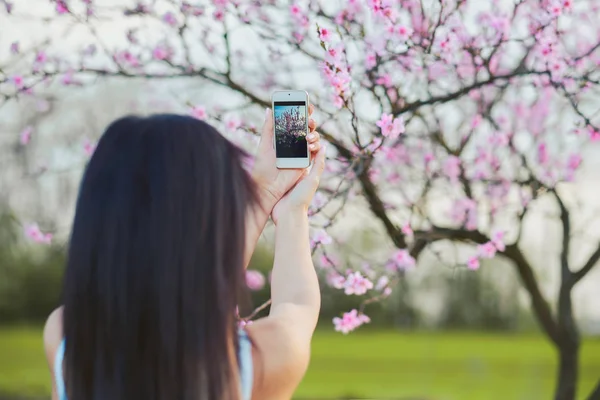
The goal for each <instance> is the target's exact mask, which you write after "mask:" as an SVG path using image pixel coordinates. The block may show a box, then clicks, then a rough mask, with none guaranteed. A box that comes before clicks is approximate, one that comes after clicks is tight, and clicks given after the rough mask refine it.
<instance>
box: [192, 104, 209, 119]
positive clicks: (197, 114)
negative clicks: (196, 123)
mask: <svg viewBox="0 0 600 400" xmlns="http://www.w3.org/2000/svg"><path fill="white" fill-rule="evenodd" d="M191 114H192V117H194V118H198V119H206V117H207V114H206V108H204V106H195V107H192V112H191Z"/></svg>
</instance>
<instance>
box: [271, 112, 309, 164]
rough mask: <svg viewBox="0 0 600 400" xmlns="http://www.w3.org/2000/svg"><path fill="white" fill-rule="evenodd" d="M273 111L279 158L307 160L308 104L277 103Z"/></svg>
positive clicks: (276, 147)
mask: <svg viewBox="0 0 600 400" xmlns="http://www.w3.org/2000/svg"><path fill="white" fill-rule="evenodd" d="M273 111H274V114H275V121H274V123H275V153H276V156H277V158H307V157H308V149H307V146H306V102H304V101H277V102H275V103H274V104H273Z"/></svg>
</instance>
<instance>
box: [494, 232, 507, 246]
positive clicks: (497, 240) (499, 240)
mask: <svg viewBox="0 0 600 400" xmlns="http://www.w3.org/2000/svg"><path fill="white" fill-rule="evenodd" d="M492 244H493V245H494V247H495V248H496V250H498V251H504V250H505V249H506V245H505V244H504V232H503V231H495V232H494V233H492Z"/></svg>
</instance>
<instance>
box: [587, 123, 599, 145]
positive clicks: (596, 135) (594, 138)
mask: <svg viewBox="0 0 600 400" xmlns="http://www.w3.org/2000/svg"><path fill="white" fill-rule="evenodd" d="M589 131H590V139H591V140H592V142H597V141H600V129H596V128H594V127H593V126H590V128H589Z"/></svg>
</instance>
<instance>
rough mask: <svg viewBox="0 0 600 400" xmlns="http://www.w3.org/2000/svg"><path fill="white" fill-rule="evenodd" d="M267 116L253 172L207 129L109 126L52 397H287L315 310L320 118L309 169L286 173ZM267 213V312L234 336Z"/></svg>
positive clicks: (144, 121) (69, 272)
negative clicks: (312, 209) (313, 234)
mask: <svg viewBox="0 0 600 400" xmlns="http://www.w3.org/2000/svg"><path fill="white" fill-rule="evenodd" d="M266 114H267V116H266V122H265V125H264V127H263V132H262V138H261V142H260V144H259V154H258V156H257V158H256V162H255V164H254V167H253V172H252V176H251V175H250V174H249V173H247V172H246V170H245V169H244V161H246V160H244V158H245V156H246V154H245V153H244V152H243V151H242V150H240V149H239V148H238V147H236V146H235V145H233V144H231V143H230V142H228V141H227V140H226V139H225V138H223V137H222V136H221V135H220V134H219V133H218V132H217V131H216V130H215V129H214V128H212V127H211V126H210V125H208V124H206V123H204V122H202V121H199V120H195V119H192V118H189V117H184V116H176V115H155V116H151V117H147V118H138V117H126V118H123V119H120V120H117V121H115V122H114V123H113V124H111V125H110V126H109V127H108V129H107V130H106V132H105V133H104V135H103V136H102V138H101V139H100V141H99V143H98V146H97V148H96V151H95V153H94V155H93V156H92V159H91V160H90V162H89V165H88V166H87V169H86V171H85V175H84V177H83V180H82V183H81V188H80V192H79V198H78V201H77V208H76V213H75V219H74V222H73V231H72V235H71V240H70V246H69V253H68V262H67V268H66V272H65V279H64V298H63V301H64V304H63V306H62V307H61V308H59V309H57V310H55V311H54V312H53V313H52V314H51V315H50V317H49V318H48V321H47V323H46V326H45V329H44V343H45V349H46V356H47V358H48V362H49V365H50V370H51V373H52V377H53V394H52V396H53V397H52V398H53V400H65V399H67V397H68V399H69V400H84V399H85V400H100V399H102V400H105V399H106V400H124V399H127V400H130V399H143V400H152V399H157V400H159V399H160V400H163V399H164V400H166V399H169V400H170V399H183V400H187V399H189V400H192V399H193V400H198V399H210V400H212V399H215V400H225V399H227V400H229V399H235V400H238V399H243V400H245V399H249V398H252V399H261V400H262V399H287V398H290V397H291V396H292V394H293V392H294V390H295V388H296V386H297V385H298V383H299V382H300V380H301V378H302V376H303V375H304V373H305V371H306V368H307V365H308V360H309V352H310V340H311V337H312V334H313V331H314V328H315V325H316V322H317V317H318V312H319V307H320V296H319V286H318V282H317V277H316V274H315V271H314V267H313V264H312V260H311V254H310V246H309V239H308V221H307V209H308V206H309V204H310V202H311V199H312V197H313V195H314V193H315V190H316V188H317V186H318V181H319V177H320V175H321V173H322V171H323V167H324V159H325V154H324V149H321V146H320V142H319V136H318V133H317V132H314V129H315V123H314V121H313V120H311V121H310V127H311V132H312V133H311V134H310V135H309V137H308V140H309V142H310V147H311V150H312V151H313V156H314V159H315V161H314V164H313V167H312V168H311V170H310V172H306V171H299V170H278V169H277V168H276V167H275V152H274V149H273V133H272V132H273V121H272V117H271V113H270V111H269V110H268V109H267V113H266ZM311 114H312V109H311ZM269 215H271V217H272V219H273V221H274V222H275V224H276V229H275V230H276V233H275V235H276V246H275V261H274V266H273V272H272V283H271V289H272V305H271V310H270V314H269V316H268V317H266V318H263V319H260V320H258V321H256V322H254V323H253V324H252V325H249V326H247V328H246V330H239V329H238V327H237V320H236V315H235V313H236V308H237V306H238V304H239V303H240V302H241V301H242V299H243V297H242V296H241V293H243V289H244V288H245V283H244V282H245V279H244V277H245V271H244V269H245V267H246V266H247V264H248V262H249V260H250V257H251V255H252V252H253V250H254V246H255V245H256V242H257V240H258V237H259V235H260V233H261V231H262V230H263V228H264V226H265V224H266V221H267V219H268V218H269Z"/></svg>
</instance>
